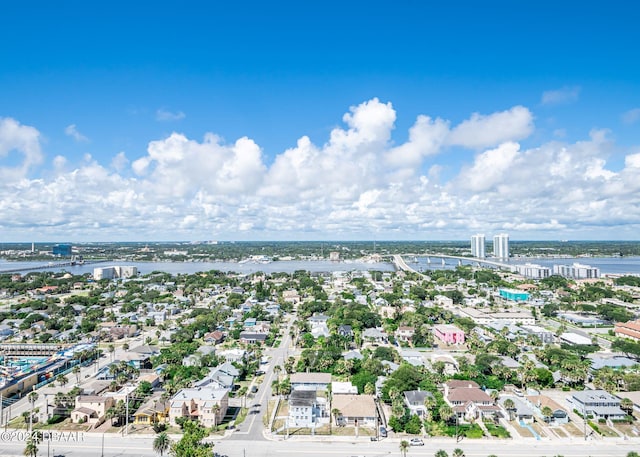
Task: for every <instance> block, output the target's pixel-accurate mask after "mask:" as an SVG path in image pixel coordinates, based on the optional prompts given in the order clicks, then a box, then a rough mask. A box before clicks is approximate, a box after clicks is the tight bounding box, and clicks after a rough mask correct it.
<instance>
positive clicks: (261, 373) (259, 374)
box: [256, 370, 265, 376]
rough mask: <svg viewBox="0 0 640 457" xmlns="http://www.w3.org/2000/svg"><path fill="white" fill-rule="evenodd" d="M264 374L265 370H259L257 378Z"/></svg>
mask: <svg viewBox="0 0 640 457" xmlns="http://www.w3.org/2000/svg"><path fill="white" fill-rule="evenodd" d="M263 374H265V371H264V370H257V371H256V376H262V375H263Z"/></svg>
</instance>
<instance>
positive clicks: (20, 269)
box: [0, 260, 111, 274]
mask: <svg viewBox="0 0 640 457" xmlns="http://www.w3.org/2000/svg"><path fill="white" fill-rule="evenodd" d="M104 262H111V260H91V261H88V262H87V261H85V262H83V263H82V264H80V263H77V262H76V261H74V260H69V261H65V262H55V263H54V262H51V263H47V264H42V265H36V266H32V267H17V268H6V269H4V270H0V274H5V273H20V272H24V271H39V270H49V269H54V268H62V267H73V266H76V265H93V264H94V263H104Z"/></svg>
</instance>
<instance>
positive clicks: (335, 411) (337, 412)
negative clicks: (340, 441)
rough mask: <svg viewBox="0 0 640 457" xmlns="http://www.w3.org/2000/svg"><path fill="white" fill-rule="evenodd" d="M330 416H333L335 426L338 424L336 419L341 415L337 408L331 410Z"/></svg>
mask: <svg viewBox="0 0 640 457" xmlns="http://www.w3.org/2000/svg"><path fill="white" fill-rule="evenodd" d="M331 414H333V418H334V422H335V423H336V424H337V423H338V418H339V417H340V415H341V413H340V410H339V409H338V408H333V409H332V410H331Z"/></svg>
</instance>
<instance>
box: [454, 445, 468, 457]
mask: <svg viewBox="0 0 640 457" xmlns="http://www.w3.org/2000/svg"><path fill="white" fill-rule="evenodd" d="M451 457H465V456H464V451H463V450H462V449H460V448H459V447H458V448H455V449H454V450H453V452H452V453H451Z"/></svg>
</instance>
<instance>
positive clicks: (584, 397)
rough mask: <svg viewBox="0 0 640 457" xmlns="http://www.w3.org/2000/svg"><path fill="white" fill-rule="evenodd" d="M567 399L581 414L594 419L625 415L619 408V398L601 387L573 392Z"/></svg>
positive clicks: (620, 417) (618, 417) (617, 417)
mask: <svg viewBox="0 0 640 457" xmlns="http://www.w3.org/2000/svg"><path fill="white" fill-rule="evenodd" d="M569 401H570V402H571V403H572V404H573V407H574V408H575V409H577V410H578V412H580V413H581V414H582V415H585V414H586V415H588V416H593V417H594V418H595V419H624V418H625V417H626V415H627V413H625V412H624V411H623V410H622V409H621V408H620V399H619V398H618V397H616V396H615V395H611V394H610V393H609V392H607V391H606V390H602V389H595V390H583V391H579V392H574V394H573V395H572V396H571V398H570V399H569Z"/></svg>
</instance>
